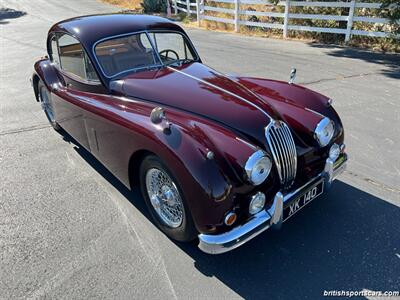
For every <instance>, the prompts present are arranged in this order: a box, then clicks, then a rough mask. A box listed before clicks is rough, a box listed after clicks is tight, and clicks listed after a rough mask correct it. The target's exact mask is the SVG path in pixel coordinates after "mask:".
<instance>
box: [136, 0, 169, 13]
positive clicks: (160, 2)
mask: <svg viewBox="0 0 400 300" xmlns="http://www.w3.org/2000/svg"><path fill="white" fill-rule="evenodd" d="M166 1H167V0H143V3H141V5H142V7H143V12H144V13H146V14H148V13H161V12H166V11H167V2H166Z"/></svg>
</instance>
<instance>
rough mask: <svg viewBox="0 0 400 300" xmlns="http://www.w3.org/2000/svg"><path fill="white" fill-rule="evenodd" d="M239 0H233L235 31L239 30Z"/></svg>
mask: <svg viewBox="0 0 400 300" xmlns="http://www.w3.org/2000/svg"><path fill="white" fill-rule="evenodd" d="M239 1H240V0H235V32H239V19H240V16H239V10H240V2H239Z"/></svg>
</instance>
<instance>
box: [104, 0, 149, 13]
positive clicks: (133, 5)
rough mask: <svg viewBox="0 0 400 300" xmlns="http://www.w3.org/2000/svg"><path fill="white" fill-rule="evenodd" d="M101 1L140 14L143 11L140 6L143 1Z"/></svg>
mask: <svg viewBox="0 0 400 300" xmlns="http://www.w3.org/2000/svg"><path fill="white" fill-rule="evenodd" d="M101 1H102V2H105V3H108V4H112V5H115V6H118V7H121V8H124V9H129V10H133V11H138V12H139V11H141V10H142V6H141V5H140V4H141V3H142V0H101Z"/></svg>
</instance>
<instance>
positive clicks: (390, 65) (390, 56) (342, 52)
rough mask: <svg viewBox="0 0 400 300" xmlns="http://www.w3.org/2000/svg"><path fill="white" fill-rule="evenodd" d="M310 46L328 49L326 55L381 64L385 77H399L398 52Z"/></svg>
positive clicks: (315, 44) (333, 46)
mask: <svg viewBox="0 0 400 300" xmlns="http://www.w3.org/2000/svg"><path fill="white" fill-rule="evenodd" d="M309 45H310V46H311V47H315V48H325V49H330V51H329V52H328V53H327V55H330V56H335V57H345V58H353V59H359V60H363V61H365V62H368V63H373V64H378V65H382V66H383V69H382V71H381V73H382V74H383V75H385V76H387V77H390V78H394V79H400V54H394V53H378V52H372V51H368V50H364V49H358V48H349V47H340V46H335V45H325V44H318V43H310V44H309Z"/></svg>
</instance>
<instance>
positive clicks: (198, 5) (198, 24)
mask: <svg viewBox="0 0 400 300" xmlns="http://www.w3.org/2000/svg"><path fill="white" fill-rule="evenodd" d="M196 14H197V26H198V27H200V25H201V24H200V0H196Z"/></svg>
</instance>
